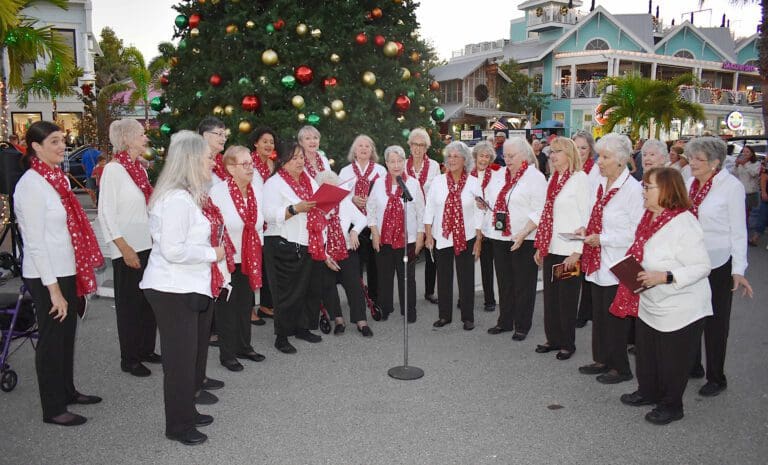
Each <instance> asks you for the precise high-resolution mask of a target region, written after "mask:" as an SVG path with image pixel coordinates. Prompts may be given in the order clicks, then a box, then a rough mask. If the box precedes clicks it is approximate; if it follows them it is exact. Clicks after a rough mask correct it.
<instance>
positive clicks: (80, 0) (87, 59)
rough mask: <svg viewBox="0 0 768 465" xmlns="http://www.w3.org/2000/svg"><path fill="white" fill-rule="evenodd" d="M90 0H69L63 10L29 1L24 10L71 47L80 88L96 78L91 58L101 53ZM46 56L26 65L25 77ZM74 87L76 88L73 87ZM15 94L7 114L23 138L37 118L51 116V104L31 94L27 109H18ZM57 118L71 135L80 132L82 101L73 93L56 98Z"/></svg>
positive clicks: (40, 63) (76, 134)
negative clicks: (78, 73) (80, 73)
mask: <svg viewBox="0 0 768 465" xmlns="http://www.w3.org/2000/svg"><path fill="white" fill-rule="evenodd" d="M92 9H93V7H92V5H91V0H69V7H68V9H66V10H63V9H61V8H57V7H55V6H53V5H51V4H47V3H44V2H40V3H32V5H31V6H29V7H27V8H25V9H24V10H23V14H24V15H26V16H29V17H31V18H35V19H36V20H37V21H38V25H39V26H51V27H52V28H53V29H55V30H56V32H57V33H58V34H60V35H61V36H62V37H63V38H64V40H65V41H66V43H68V44H69V45H70V47H71V48H72V53H73V58H74V61H75V64H76V65H77V66H78V67H80V68H82V69H83V76H82V77H80V78H79V79H78V82H73V83H72V85H73V87H80V86H81V85H83V84H84V83H93V82H94V81H95V79H96V73H95V71H94V63H93V62H94V57H95V56H96V55H97V54H100V53H101V50H100V49H99V42H98V38H97V37H96V36H95V35H94V33H93V25H92V22H91V11H92ZM46 60H47V57H41V58H40V59H39V60H38V62H37V63H35V64H34V65H30V66H27V68H26V69H25V70H24V75H25V77H27V76H30V75H31V74H32V73H33V72H34V71H35V69H42V68H44V67H45V66H46V64H47V61H46ZM75 90H77V89H75ZM17 98H18V96H17V95H16V94H14V93H9V95H8V101H9V108H8V109H9V117H10V118H11V121H10V123H11V125H12V128H11V131H12V132H14V133H16V134H18V135H19V136H20V137H22V138H23V137H24V134H26V132H27V128H28V127H29V125H30V124H32V123H34V122H35V121H40V120H48V121H50V120H52V119H53V107H52V105H51V102H50V101H49V100H41V99H37V98H35V97H32V96H30V99H29V104H28V105H27V107H26V108H19V106H18V105H17V104H16V100H17ZM57 106H58V118H57V121H56V122H57V123H58V124H59V126H61V127H62V129H64V130H65V131H67V130H68V131H69V134H70V136H71V137H72V138H75V139H76V138H77V137H78V135H79V126H80V121H81V119H82V117H83V103H82V102H81V101H80V100H79V99H78V98H77V97H76V96H63V97H60V98H59V99H57Z"/></svg>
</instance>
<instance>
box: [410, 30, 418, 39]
mask: <svg viewBox="0 0 768 465" xmlns="http://www.w3.org/2000/svg"><path fill="white" fill-rule="evenodd" d="M418 38H419V33H418V31H411V39H418Z"/></svg>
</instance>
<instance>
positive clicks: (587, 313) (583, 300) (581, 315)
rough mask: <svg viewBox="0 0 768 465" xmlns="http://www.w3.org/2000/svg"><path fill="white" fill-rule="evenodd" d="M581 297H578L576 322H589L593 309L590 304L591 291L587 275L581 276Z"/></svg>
mask: <svg viewBox="0 0 768 465" xmlns="http://www.w3.org/2000/svg"><path fill="white" fill-rule="evenodd" d="M580 279H581V296H580V297H579V311H578V313H577V314H576V319H578V320H585V321H586V320H591V319H593V316H592V314H593V313H594V311H595V309H594V308H593V304H592V291H591V289H590V282H589V281H587V275H585V274H584V273H582V274H581V277H580Z"/></svg>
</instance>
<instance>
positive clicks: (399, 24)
mask: <svg viewBox="0 0 768 465" xmlns="http://www.w3.org/2000/svg"><path fill="white" fill-rule="evenodd" d="M403 24H405V23H404V22H403V20H402V19H398V20H397V25H398V26H402V25H403Z"/></svg>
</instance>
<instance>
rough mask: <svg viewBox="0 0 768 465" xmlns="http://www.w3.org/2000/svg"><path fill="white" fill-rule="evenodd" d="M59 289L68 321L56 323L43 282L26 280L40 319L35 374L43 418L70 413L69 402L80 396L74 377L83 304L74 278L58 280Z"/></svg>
mask: <svg viewBox="0 0 768 465" xmlns="http://www.w3.org/2000/svg"><path fill="white" fill-rule="evenodd" d="M57 281H58V283H59V288H60V289H61V293H62V295H63V296H64V298H65V299H66V300H67V316H66V317H65V318H64V321H61V322H60V321H58V320H54V319H53V316H52V315H51V314H50V313H48V312H49V311H50V310H51V306H53V304H52V303H51V294H50V292H49V291H48V288H47V287H46V286H44V285H43V281H42V280H41V279H39V278H34V279H29V278H24V285H25V286H27V289H29V293H30V294H32V301H33V302H34V303H35V313H36V316H37V327H38V333H37V334H38V340H37V349H36V350H35V370H36V371H37V384H38V386H39V389H40V403H41V404H42V406H43V418H52V417H55V416H57V415H61V414H62V413H64V412H66V411H67V402H68V401H69V400H71V399H72V398H73V397H74V396H75V395H76V394H75V393H76V392H77V391H76V389H75V382H74V376H73V369H74V359H75V332H76V329H77V311H76V308H77V306H78V303H79V301H80V298H79V297H77V285H76V284H75V277H74V276H63V277H58V278H57Z"/></svg>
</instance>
